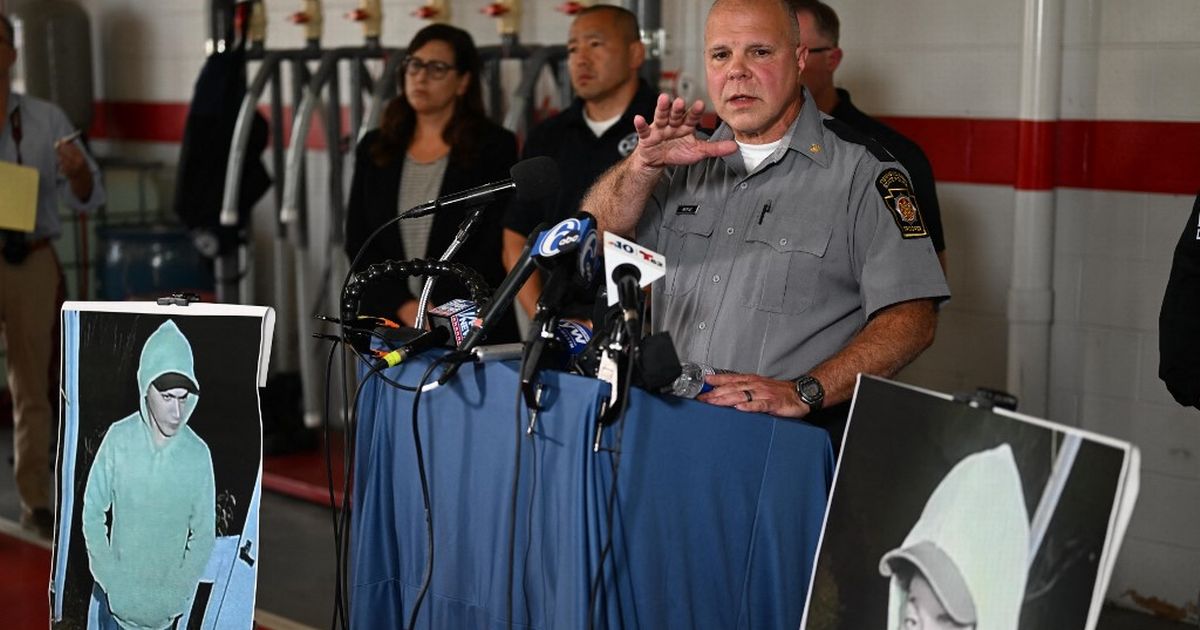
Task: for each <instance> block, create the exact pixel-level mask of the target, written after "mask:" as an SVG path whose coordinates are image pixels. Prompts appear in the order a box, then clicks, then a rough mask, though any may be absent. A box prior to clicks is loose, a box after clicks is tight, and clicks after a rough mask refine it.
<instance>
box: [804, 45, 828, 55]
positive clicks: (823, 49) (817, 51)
mask: <svg viewBox="0 0 1200 630" xmlns="http://www.w3.org/2000/svg"><path fill="white" fill-rule="evenodd" d="M833 48H834V47H833V46H821V47H820V48H809V49H808V54H810V55H817V54H820V53H823V52H829V51H831V50H833Z"/></svg>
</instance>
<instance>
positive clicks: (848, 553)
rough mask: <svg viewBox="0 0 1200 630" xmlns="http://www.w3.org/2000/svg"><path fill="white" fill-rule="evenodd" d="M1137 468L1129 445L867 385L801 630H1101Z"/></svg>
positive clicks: (930, 395)
mask: <svg viewBox="0 0 1200 630" xmlns="http://www.w3.org/2000/svg"><path fill="white" fill-rule="evenodd" d="M1138 470H1139V453H1138V450H1137V448H1136V447H1133V446H1131V445H1130V444H1128V443H1125V442H1121V441H1119V440H1114V439H1111V438H1108V437H1104V436H1101V435H1097V434H1095V433H1090V432H1086V431H1082V430H1079V429H1075V428H1072V427H1066V426H1063V425H1058V424H1054V423H1051V422H1048V421H1045V420H1040V419H1037V418H1033V417H1030V416H1025V415H1021V414H1017V413H1012V412H1009V411H1005V410H1001V409H995V410H993V409H989V408H985V407H981V406H977V405H972V404H968V403H967V402H960V401H956V400H954V399H953V398H952V397H950V396H947V395H945V394H939V393H936V392H930V391H927V390H921V389H918V388H914V387H909V386H905V385H900V384H897V383H892V382H889V381H885V380H882V379H876V378H872V377H861V376H860V378H859V382H858V385H857V388H856V393H855V399H854V402H853V405H852V408H851V412H850V420H849V423H848V425H847V432H846V439H845V441H844V443H843V446H842V452H841V455H840V458H839V463H838V469H837V472H836V474H835V478H834V485H833V490H832V492H831V494H830V502H829V509H828V510H827V512H826V517H825V519H826V520H825V524H824V527H823V531H822V537H821V542H820V545H819V547H818V552H817V561H816V563H815V565H814V571H813V576H812V580H811V587H810V589H809V595H808V601H807V603H806V605H805V612H804V616H803V619H802V621H801V625H800V627H801V628H802V629H803V630H835V629H851V628H853V629H855V630H858V629H870V628H876V629H878V630H885V629H887V630H890V629H893V628H897V627H909V626H912V625H914V624H915V625H920V623H921V622H922V619H912V617H913V616H920V615H928V614H932V615H933V616H935V617H936V616H938V615H941V616H942V617H943V620H945V619H949V620H950V621H953V622H954V623H956V624H959V625H958V626H951V627H975V628H977V629H978V630H1016V629H1017V628H1061V629H1064V630H1070V629H1075V628H1078V629H1081V630H1083V629H1091V628H1094V627H1095V625H1096V622H1097V620H1098V619H1099V614H1100V609H1101V606H1102V604H1103V599H1104V594H1105V592H1106V589H1107V586H1108V581H1109V579H1110V578H1111V575H1112V570H1113V565H1114V563H1115V560H1116V557H1117V553H1118V551H1119V549H1120V543H1121V540H1122V538H1123V537H1124V534H1125V530H1126V527H1127V526H1128V523H1129V518H1130V516H1131V514H1132V510H1133V505H1134V502H1135V500H1136V497H1137V491H1138V481H1139V477H1138ZM923 598H924V599H923ZM929 598H932V600H931V601H926V600H929ZM921 607H924V611H921V610H920V609H921ZM906 620H908V621H909V626H906V625H904V623H905V621H906ZM930 625H931V624H930V623H929V622H928V621H927V620H926V627H930Z"/></svg>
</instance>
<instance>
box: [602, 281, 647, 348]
mask: <svg viewBox="0 0 1200 630" xmlns="http://www.w3.org/2000/svg"><path fill="white" fill-rule="evenodd" d="M609 275H610V277H611V278H612V281H613V284H615V285H617V303H618V304H620V305H621V317H622V319H623V320H624V321H625V329H626V330H627V331H628V334H629V338H630V339H631V340H632V341H634V342H636V341H637V340H638V339H640V338H641V336H642V334H641V332H642V299H643V298H644V296H645V294H643V293H642V290H641V289H640V288H639V286H640V284H639V281H640V280H641V279H642V272H641V270H639V269H638V268H637V267H636V266H634V265H631V264H629V263H621V264H619V265H617V268H616V269H613V271H612V273H611V274H609Z"/></svg>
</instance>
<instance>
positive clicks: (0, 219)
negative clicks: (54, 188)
mask: <svg viewBox="0 0 1200 630" xmlns="http://www.w3.org/2000/svg"><path fill="white" fill-rule="evenodd" d="M37 194H38V172H37V169H36V168H30V167H28V166H21V165H19V164H13V163H12V162H0V229H5V230H17V231H18V232H32V231H33V222H34V219H36V218H37Z"/></svg>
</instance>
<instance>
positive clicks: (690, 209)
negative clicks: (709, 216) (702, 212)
mask: <svg viewBox="0 0 1200 630" xmlns="http://www.w3.org/2000/svg"><path fill="white" fill-rule="evenodd" d="M699 209H700V206H678V207H676V208H675V214H696V211H697V210H699Z"/></svg>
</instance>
